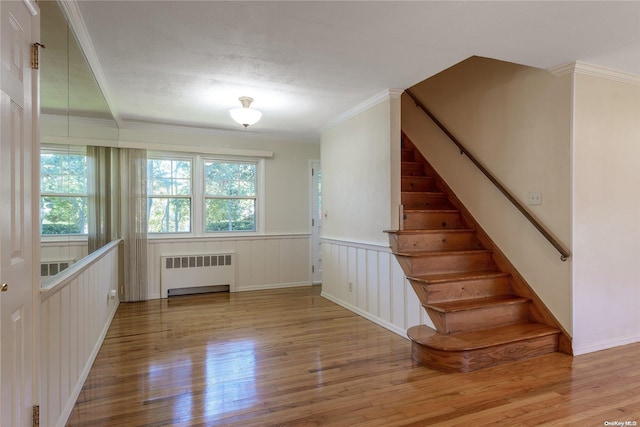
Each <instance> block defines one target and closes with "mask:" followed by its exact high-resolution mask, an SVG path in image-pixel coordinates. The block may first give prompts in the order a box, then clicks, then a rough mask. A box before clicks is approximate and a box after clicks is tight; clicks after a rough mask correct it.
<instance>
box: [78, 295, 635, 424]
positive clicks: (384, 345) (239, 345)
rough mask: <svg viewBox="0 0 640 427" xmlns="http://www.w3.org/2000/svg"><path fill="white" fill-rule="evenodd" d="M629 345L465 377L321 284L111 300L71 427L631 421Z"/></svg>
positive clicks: (631, 352) (632, 355) (632, 388)
mask: <svg viewBox="0 0 640 427" xmlns="http://www.w3.org/2000/svg"><path fill="white" fill-rule="evenodd" d="M638 356H640V344H635V345H630V346H625V347H620V348H618V349H614V350H607V351H601V352H598V353H594V354H590V355H585V356H578V357H575V358H572V357H569V356H566V355H563V354H559V353H554V354H549V355H545V356H542V357H538V358H534V359H530V360H526V361H520V362H515V363H511V364H506V365H502V366H498V367H495V368H489V369H485V370H482V371H477V372H472V373H468V374H445V373H441V372H435V371H431V370H429V369H426V368H423V367H421V366H418V365H417V364H415V363H413V362H412V361H411V355H410V343H409V341H407V340H406V339H404V338H402V337H400V336H398V335H396V334H394V333H392V332H389V331H387V330H385V329H383V328H381V327H379V326H377V325H375V324H373V323H371V322H369V321H367V320H365V319H363V318H361V317H359V316H357V315H355V314H353V313H351V312H349V311H347V310H345V309H343V308H342V307H339V306H337V305H335V304H333V303H332V302H329V301H327V300H325V299H324V298H322V297H321V296H320V289H319V287H302V288H291V289H279V290H272V291H256V292H242V293H234V294H228V293H224V294H208V295H197V296H181V297H174V298H171V299H169V300H154V301H148V302H144V303H130V304H124V303H123V304H121V305H120V308H119V310H118V313H117V314H116V317H115V319H114V321H113V324H112V326H111V328H110V330H109V333H108V335H107V337H106V339H105V342H104V345H103V346H102V349H101V350H100V353H99V354H98V357H97V359H96V362H95V364H94V367H93V369H92V371H91V373H90V374H89V377H88V379H87V381H86V383H85V386H84V388H83V390H82V392H81V394H80V397H79V399H78V402H77V404H76V406H75V408H74V410H73V413H72V414H71V417H70V419H69V423H68V425H69V426H109V427H113V426H127V427H128V426H216V425H225V426H227V425H234V426H268V425H283V426H324V425H327V426H356V425H359V426H400V425H417V426H427V425H428V426H432V425H441V426H453V425H456V426H457V425H474V426H479V425H487V424H493V423H496V424H505V423H506V424H508V425H518V426H527V425H531V426H532V425H562V426H566V425H585V426H586V425H593V426H601V425H603V423H604V422H605V421H622V422H625V421H638V422H640V381H638V379H640V357H638Z"/></svg>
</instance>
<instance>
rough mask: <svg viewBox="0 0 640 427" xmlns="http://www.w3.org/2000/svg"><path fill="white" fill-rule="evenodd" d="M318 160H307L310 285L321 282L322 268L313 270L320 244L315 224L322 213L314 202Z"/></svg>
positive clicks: (319, 221)
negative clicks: (316, 251) (317, 248)
mask: <svg viewBox="0 0 640 427" xmlns="http://www.w3.org/2000/svg"><path fill="white" fill-rule="evenodd" d="M321 166H322V164H321V162H320V160H315V159H311V160H309V230H311V233H310V234H311V237H310V239H309V266H310V269H309V270H310V271H309V277H310V280H309V282H310V283H311V284H312V285H317V284H320V283H322V270H321V269H320V270H319V271H315V265H316V264H315V252H314V251H315V248H316V247H317V245H319V244H320V239H321V237H322V236H320V233H319V228H318V227H319V226H318V225H317V224H322V215H321V213H320V212H319V209H316V203H317V200H318V197H319V191H318V185H317V184H318V181H317V178H316V176H317V175H315V174H314V171H315V170H322V169H321ZM320 252H321V253H320V257H322V250H321V249H320Z"/></svg>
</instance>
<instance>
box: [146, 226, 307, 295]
mask: <svg viewBox="0 0 640 427" xmlns="http://www.w3.org/2000/svg"><path fill="white" fill-rule="evenodd" d="M309 245H310V236H309V235H308V234H295V235H256V236H246V237H233V238H232V237H220V238H193V239H149V244H148V252H147V256H148V269H149V270H148V274H149V298H151V299H157V298H161V297H162V296H161V292H160V257H161V256H169V255H191V254H193V255H197V254H207V253H233V254H234V255H235V265H236V271H235V275H236V286H235V291H250V290H260V289H274V288H283V287H289V286H304V285H310V284H311V264H310V256H309V249H310V246H309Z"/></svg>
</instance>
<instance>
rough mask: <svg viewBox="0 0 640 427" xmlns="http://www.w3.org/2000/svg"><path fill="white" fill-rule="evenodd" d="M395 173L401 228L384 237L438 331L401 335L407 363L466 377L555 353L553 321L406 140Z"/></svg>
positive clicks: (558, 337) (420, 329) (558, 336)
mask: <svg viewBox="0 0 640 427" xmlns="http://www.w3.org/2000/svg"><path fill="white" fill-rule="evenodd" d="M401 168H402V179H401V182H402V184H401V185H402V189H401V194H402V196H401V197H402V205H403V218H401V222H402V227H401V228H402V229H401V230H396V231H387V233H388V234H389V240H390V246H391V249H392V251H393V253H394V254H395V256H396V258H397V259H398V262H399V264H400V266H401V267H402V269H403V271H404V273H405V275H406V276H407V278H408V280H409V282H410V283H411V285H412V287H413V289H414V291H415V292H416V294H417V295H418V298H419V299H420V302H421V303H422V306H423V307H424V309H425V310H426V312H427V313H428V314H429V317H430V318H431V320H432V322H433V324H434V326H435V327H436V329H435V330H434V329H432V328H430V327H428V326H426V325H420V326H414V327H412V328H410V329H409V330H408V331H407V334H408V336H409V338H410V339H411V341H412V357H413V359H414V360H416V361H418V362H419V363H421V364H423V365H425V366H427V367H429V368H433V369H436V370H440V371H451V372H467V371H472V370H476V369H481V368H484V367H488V366H493V365H497V364H500V363H503V362H508V361H513V360H519V359H524V358H528V357H533V356H538V355H542V354H545V353H550V352H555V351H558V350H559V349H560V347H561V346H562V340H563V333H562V331H561V330H560V329H559V328H558V327H552V326H548V325H555V326H558V325H557V322H554V321H555V319H553V316H551V314H550V313H549V312H548V311H547V310H546V308H545V307H544V305H542V303H541V302H540V301H539V300H538V299H537V297H536V296H535V294H534V293H533V291H531V289H530V288H528V285H526V283H524V281H523V280H522V278H521V277H520V276H519V275H518V274H517V272H516V271H515V270H513V267H512V266H511V265H510V263H509V262H508V261H507V260H506V258H505V257H504V255H502V254H501V252H499V250H498V249H497V248H496V247H495V245H494V244H493V242H491V240H490V239H489V238H488V236H487V235H486V234H485V233H484V232H483V231H482V230H481V229H480V228H479V226H478V225H477V223H476V222H475V220H473V218H472V217H471V216H470V214H469V213H468V212H467V211H466V209H465V208H464V206H463V205H462V204H461V203H460V202H459V200H458V199H457V198H456V197H455V195H454V194H453V193H452V192H451V190H450V189H449V188H448V186H447V185H446V184H445V183H444V182H443V181H442V179H441V178H440V177H439V176H438V175H437V174H436V172H435V170H434V169H433V168H432V167H431V166H430V165H429V163H428V162H427V161H426V160H425V159H424V157H422V155H421V154H420V152H419V151H418V150H417V149H416V148H415V146H414V145H413V143H412V142H411V141H410V140H409V139H408V138H407V137H406V136H405V135H403V138H402V166H401ZM565 340H566V339H565Z"/></svg>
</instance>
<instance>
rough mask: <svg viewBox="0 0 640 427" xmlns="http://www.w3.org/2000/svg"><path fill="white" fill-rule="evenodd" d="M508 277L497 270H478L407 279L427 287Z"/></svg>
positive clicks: (507, 274)
mask: <svg viewBox="0 0 640 427" xmlns="http://www.w3.org/2000/svg"><path fill="white" fill-rule="evenodd" d="M507 276H510V274H509V273H505V272H504V271H499V270H480V271H465V272H461V273H446V274H427V275H423V276H415V277H409V279H411V280H415V281H416V282H423V283H425V284H427V285H434V284H437V283H447V282H461V281H465V280H477V279H490V278H498V277H507Z"/></svg>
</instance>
